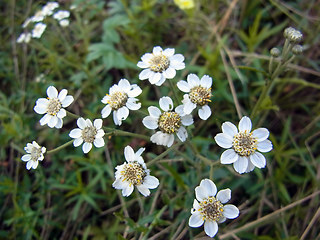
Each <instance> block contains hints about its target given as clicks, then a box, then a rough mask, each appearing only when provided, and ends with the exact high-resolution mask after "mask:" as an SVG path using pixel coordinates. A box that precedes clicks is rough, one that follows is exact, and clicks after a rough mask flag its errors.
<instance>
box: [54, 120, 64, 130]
mask: <svg viewBox="0 0 320 240" xmlns="http://www.w3.org/2000/svg"><path fill="white" fill-rule="evenodd" d="M62 125H63V121H62V119H61V118H58V122H57V124H56V125H55V126H54V127H55V128H58V129H59V128H62Z"/></svg>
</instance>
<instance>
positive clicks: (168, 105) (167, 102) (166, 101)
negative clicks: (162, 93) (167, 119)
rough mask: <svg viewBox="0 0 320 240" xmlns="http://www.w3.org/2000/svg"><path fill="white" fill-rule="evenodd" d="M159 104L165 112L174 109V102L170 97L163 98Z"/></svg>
mask: <svg viewBox="0 0 320 240" xmlns="http://www.w3.org/2000/svg"><path fill="white" fill-rule="evenodd" d="M159 104H160V108H161V109H162V110H163V111H166V112H167V111H169V110H172V109H173V102H172V99H171V98H170V97H162V98H160V100H159Z"/></svg>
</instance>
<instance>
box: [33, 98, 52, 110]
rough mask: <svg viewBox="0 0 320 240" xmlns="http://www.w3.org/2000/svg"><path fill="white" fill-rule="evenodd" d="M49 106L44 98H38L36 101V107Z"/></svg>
mask: <svg viewBox="0 0 320 240" xmlns="http://www.w3.org/2000/svg"><path fill="white" fill-rule="evenodd" d="M48 104H49V100H48V99H46V98H39V99H38V100H37V101H36V105H42V106H43V107H45V108H46V107H47V106H48Z"/></svg>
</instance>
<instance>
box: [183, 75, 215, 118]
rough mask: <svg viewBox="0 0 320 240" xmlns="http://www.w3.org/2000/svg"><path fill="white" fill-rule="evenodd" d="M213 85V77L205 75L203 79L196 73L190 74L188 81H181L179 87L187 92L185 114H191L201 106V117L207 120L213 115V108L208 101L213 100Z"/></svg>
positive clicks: (184, 106) (184, 105) (184, 99)
mask: <svg viewBox="0 0 320 240" xmlns="http://www.w3.org/2000/svg"><path fill="white" fill-rule="evenodd" d="M211 85H212V78H211V77H209V76H208V75H204V76H203V77H202V78H201V80H200V79H199V78H198V76H197V75H195V74H189V75H188V77H187V81H183V80H181V81H179V82H178V83H177V86H178V88H179V89H180V90H181V91H182V92H186V93H188V94H185V95H184V96H183V100H182V103H183V111H184V113H185V114H190V113H191V112H192V110H193V109H195V108H196V107H197V106H200V107H201V108H200V109H199V111H198V114H199V117H200V118H201V119H203V120H207V119H208V118H209V117H210V115H211V109H210V107H209V106H208V102H211V100H210V98H211V96H212V94H211Z"/></svg>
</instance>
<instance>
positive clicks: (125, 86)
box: [118, 78, 131, 92]
mask: <svg viewBox="0 0 320 240" xmlns="http://www.w3.org/2000/svg"><path fill="white" fill-rule="evenodd" d="M118 86H119V87H120V88H121V89H122V91H124V92H129V91H130V89H131V85H130V83H129V81H128V80H127V79H124V78H123V79H120V81H119V83H118Z"/></svg>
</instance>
